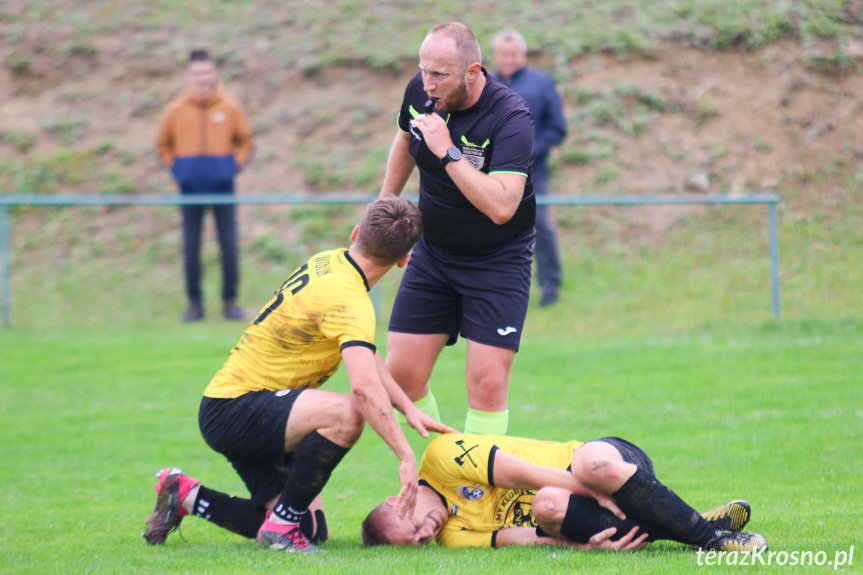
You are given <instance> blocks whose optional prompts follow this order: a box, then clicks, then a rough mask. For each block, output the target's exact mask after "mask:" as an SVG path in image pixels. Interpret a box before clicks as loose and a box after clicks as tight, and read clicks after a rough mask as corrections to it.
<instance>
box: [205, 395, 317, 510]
mask: <svg viewBox="0 0 863 575" xmlns="http://www.w3.org/2000/svg"><path fill="white" fill-rule="evenodd" d="M302 391H303V390H287V389H286V390H281V391H250V392H248V393H244V394H243V395H241V396H239V397H235V398H232V399H221V398H212V397H204V398H203V399H202V400H201V407H200V409H199V411H198V424H199V425H200V427H201V435H203V437H204V441H206V442H207V445H209V446H210V447H211V448H213V450H214V451H217V452H218V453H221V454H222V455H224V456H225V457H226V458H227V459H228V461H230V463H231V465H233V466H234V469H235V470H236V471H237V474H238V475H239V476H240V478H241V479H242V480H243V482H244V483H245V484H246V488H247V489H248V490H249V493H250V494H251V500H252V506H253V507H262V506H263V505H264V504H265V503H266V502H267V501H269V500H270V499H272V498H274V497H276V496H277V495H279V494H280V493H282V491H283V490H284V487H285V481H287V478H288V473H289V467H290V462H291V454H290V453H287V454H286V453H285V428H286V427H287V425H288V418H289V417H290V415H291V409H292V408H293V406H294V402H295V401H296V400H297V397H298V396H299V395H300V394H301V393H302Z"/></svg>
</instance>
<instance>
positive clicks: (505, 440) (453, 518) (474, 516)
mask: <svg viewBox="0 0 863 575" xmlns="http://www.w3.org/2000/svg"><path fill="white" fill-rule="evenodd" d="M580 445H581V442H579V441H570V442H568V443H557V442H554V441H537V440H534V439H522V438H519V437H506V436H503V435H462V434H456V433H447V434H444V435H441V436H439V437H437V438H435V439H434V440H433V441H432V442H431V443H429V445H428V448H427V449H426V451H425V454H423V458H422V463H421V465H420V470H419V478H420V484H421V485H426V486H428V487H431V488H432V489H434V490H435V491H436V492H437V494H438V495H439V496H440V498H441V500H443V501H444V504H445V505H446V508H447V512H448V513H449V519H448V520H447V523H446V525H445V526H444V527H443V529H442V530H441V532H440V533H439V534H438V536H437V539H436V540H437V542H438V545H441V546H443V547H493V546H494V540H495V537H496V532H497V531H498V530H499V529H504V528H507V527H526V526H530V527H536V520H535V519H534V516H533V496H534V495H535V493H534V492H533V491H530V490H526V489H503V488H499V487H495V486H494V458H495V453H496V452H497V451H498V450H501V451H503V452H504V453H508V454H509V455H512V456H513V457H517V458H518V459H521V460H522V461H526V462H528V463H531V464H533V465H541V466H544V467H556V468H558V469H566V468H568V467H569V466H570V464H571V463H572V452H573V451H574V450H575V449H577V448H578V447H579V446H580Z"/></svg>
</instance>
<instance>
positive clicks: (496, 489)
mask: <svg viewBox="0 0 863 575" xmlns="http://www.w3.org/2000/svg"><path fill="white" fill-rule="evenodd" d="M419 477H420V492H419V495H418V499H417V507H416V511H415V512H414V514H413V516H412V517H405V518H404V519H400V518H399V516H398V514H397V513H396V511H395V509H394V508H393V507H392V505H393V502H394V498H390V499H389V500H388V501H387V502H385V503H382V504H381V505H379V506H377V507H376V508H375V509H374V510H373V511H372V512H371V513H370V514H369V516H368V517H367V518H366V520H365V521H364V522H363V528H362V536H363V543H364V544H365V545H419V544H425V543H429V542H430V541H431V540H433V539H434V540H436V541H437V542H438V544H439V545H441V546H444V547H503V546H506V545H530V544H536V543H539V544H551V545H571V546H573V547H579V548H584V549H598V548H603V549H627V550H635V549H639V548H640V547H642V546H643V545H644V544H645V543H646V542H649V541H655V540H657V539H670V540H673V541H679V542H681V543H686V544H689V545H695V546H698V547H702V548H705V549H716V550H726V551H754V550H757V549H759V548H761V547H766V546H767V542H766V541H765V539H764V537H762V536H761V535H758V534H756V533H741V532H740V530H741V529H742V528H743V526H744V525H746V523H748V521H749V517H750V507H749V504H748V503H747V502H745V501H741V500H738V501H732V502H730V503H726V504H725V505H722V506H720V507H718V508H717V509H715V510H713V511H711V512H709V513H706V514H704V515H703V516H702V515H700V514H699V513H698V512H697V511H695V510H694V509H693V508H692V507H690V506H689V505H687V504H686V503H685V502H684V501H683V500H682V499H681V498H680V497H678V496H677V495H676V494H675V493H674V492H673V491H671V490H670V489H668V488H667V487H666V486H665V485H663V484H662V483H661V482H660V481H659V480H658V479H657V478H656V476H655V475H654V474H653V462H652V461H651V460H650V458H649V457H648V456H647V455H646V454H645V453H644V452H643V451H642V450H641V449H640V448H638V447H637V446H635V445H633V444H631V443H629V442H628V441H625V440H623V439H620V438H617V437H607V438H604V439H598V440H592V441H588V442H587V443H584V444H582V443H580V442H578V441H571V442H569V443H556V442H551V441H536V440H532V439H521V438H516V437H505V436H497V435H460V434H446V435H442V436H440V437H438V438H436V439H435V440H434V441H432V442H431V443H429V446H428V448H427V449H426V452H425V454H424V455H423V459H422V465H421V467H420V471H419Z"/></svg>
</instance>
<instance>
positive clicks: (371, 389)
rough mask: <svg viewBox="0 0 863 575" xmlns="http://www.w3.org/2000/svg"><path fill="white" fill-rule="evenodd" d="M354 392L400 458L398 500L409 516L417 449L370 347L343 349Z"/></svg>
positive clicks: (401, 511) (368, 419)
mask: <svg viewBox="0 0 863 575" xmlns="http://www.w3.org/2000/svg"><path fill="white" fill-rule="evenodd" d="M342 358H343V359H344V362H345V367H346V368H347V371H348V380H349V381H350V384H351V395H352V396H353V398H354V401H355V402H356V404H357V407H358V408H359V410H360V412H361V413H362V414H363V418H364V419H365V420H366V422H368V424H369V425H370V426H371V428H372V429H374V430H375V433H377V434H378V435H379V436H380V437H381V439H383V440H384V443H386V444H387V446H388V447H389V448H390V449H391V450H392V451H393V453H395V455H396V457H398V459H399V481H400V482H401V490H400V491H399V494H398V497H397V499H396V509H398V512H399V517H401V518H404V517H406V516H410V514H412V513H413V511H414V508H415V507H416V502H417V490H418V489H419V476H418V474H417V463H416V458H415V457H414V452H413V450H412V449H411V446H410V444H409V443H408V440H407V438H406V437H405V435H404V433H402V430H401V427H400V426H399V424H398V423H397V422H396V420H395V416H394V415H393V409H392V406H391V405H390V397H389V395H388V394H387V391H386V389H385V388H384V385H383V383H382V382H381V379H380V376H379V375H378V370H377V366H376V365H375V356H374V353H373V352H372V350H371V349H369V348H368V347H364V346H350V347H346V348H344V349H343V350H342Z"/></svg>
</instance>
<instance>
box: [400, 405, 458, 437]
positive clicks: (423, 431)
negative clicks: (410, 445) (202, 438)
mask: <svg viewBox="0 0 863 575" xmlns="http://www.w3.org/2000/svg"><path fill="white" fill-rule="evenodd" d="M405 419H407V421H408V424H409V425H410V426H411V427H413V428H414V429H416V430H417V433H419V434H420V437H422V438H423V439H426V438H428V436H429V431H436V432H438V433H458V432H457V431H456V430H455V429H453V428H452V427H450V426H449V425H444V424H443V423H440V422H439V421H435V420H434V419H433V418H432V417H431V416H430V415H429V414H427V413H424V412H423V411H421V410H419V409H417V408H414V409H411V410H410V412H409V413H407V414H405Z"/></svg>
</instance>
